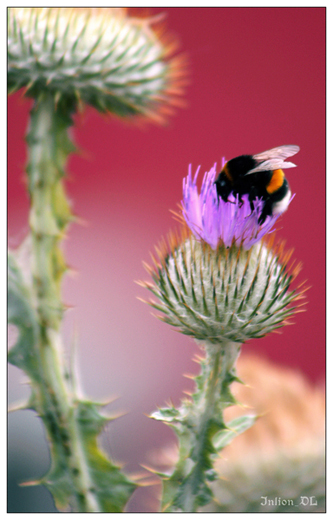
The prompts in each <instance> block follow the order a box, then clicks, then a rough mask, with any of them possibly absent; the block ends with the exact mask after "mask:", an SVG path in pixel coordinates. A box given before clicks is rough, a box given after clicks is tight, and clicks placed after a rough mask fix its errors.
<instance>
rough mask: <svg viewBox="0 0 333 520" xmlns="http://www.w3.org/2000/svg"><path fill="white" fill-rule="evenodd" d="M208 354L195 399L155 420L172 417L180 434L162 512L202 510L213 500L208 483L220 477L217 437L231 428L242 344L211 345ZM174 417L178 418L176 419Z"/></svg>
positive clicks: (164, 493)
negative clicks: (227, 417) (227, 412)
mask: <svg viewBox="0 0 333 520" xmlns="http://www.w3.org/2000/svg"><path fill="white" fill-rule="evenodd" d="M205 350H206V357H205V358H204V359H203V360H202V363H201V366H202V371H201V373H200V374H199V376H197V377H196V382H197V389H196V391H195V393H194V394H193V396H192V400H191V401H185V402H184V403H183V406H182V407H181V408H180V409H179V410H178V411H176V410H175V409H173V410H172V409H164V410H161V411H160V416H158V415H156V414H154V417H155V418H158V419H162V420H166V417H167V416H168V415H169V417H170V419H168V420H167V421H168V423H169V424H171V426H173V427H174V429H175V431H176V433H177V435H178V437H179V460H178V463H177V465H176V468H175V470H174V472H173V474H172V475H171V476H166V475H162V478H163V480H164V482H163V496H162V510H163V511H165V512H177V511H183V512H196V511H197V510H198V508H199V507H200V506H203V505H204V504H207V503H208V502H209V501H210V500H211V490H210V488H209V487H208V485H207V483H208V482H209V481H210V480H214V478H215V477H214V471H213V461H214V458H215V456H216V454H217V451H216V449H215V447H214V442H213V439H214V436H215V434H216V433H218V432H220V433H221V432H222V431H224V430H228V427H227V426H226V425H225V424H224V421H223V411H224V409H225V408H226V407H228V406H230V405H231V404H233V403H234V399H233V397H232V395H231V393H230V384H231V383H232V382H233V381H235V380H236V379H237V378H236V376H235V368H234V367H235V362H236V359H237V357H238V354H239V350H240V344H239V343H234V342H225V343H224V344H223V345H213V344H205ZM171 417H172V418H171Z"/></svg>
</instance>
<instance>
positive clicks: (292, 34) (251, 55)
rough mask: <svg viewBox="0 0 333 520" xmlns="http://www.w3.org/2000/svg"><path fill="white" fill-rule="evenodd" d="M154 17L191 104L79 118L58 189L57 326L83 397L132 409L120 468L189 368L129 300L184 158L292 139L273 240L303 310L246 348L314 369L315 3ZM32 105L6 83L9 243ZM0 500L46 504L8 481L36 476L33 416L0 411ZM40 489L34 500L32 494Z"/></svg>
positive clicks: (162, 439) (321, 210) (173, 343)
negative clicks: (295, 278) (61, 218)
mask: <svg viewBox="0 0 333 520" xmlns="http://www.w3.org/2000/svg"><path fill="white" fill-rule="evenodd" d="M150 12H151V13H153V14H155V13H159V12H165V13H166V15H167V18H166V23H167V27H168V32H169V33H173V34H174V35H175V37H176V38H177V39H178V41H179V49H180V51H181V52H185V53H186V54H187V56H188V59H189V63H190V84H189V86H188V88H187V89H186V94H185V99H186V101H187V108H185V109H179V110H178V111H177V113H176V114H175V116H173V117H172V118H171V119H170V120H169V122H168V125H167V126H166V127H156V126H154V125H148V126H147V127H146V128H145V129H138V128H136V127H133V126H129V125H128V124H123V123H122V122H120V121H119V120H116V119H114V118H112V117H105V116H102V115H100V114H98V113H97V112H95V111H94V110H92V109H86V110H85V112H84V114H83V115H80V116H78V117H76V118H75V123H76V125H75V128H74V130H73V136H74V139H75V142H76V144H77V146H78V147H79V148H80V150H81V153H80V154H77V155H73V156H72V157H71V158H70V161H69V166H68V171H69V176H68V183H67V188H68V193H69V195H70V198H71V200H72V205H73V209H74V212H75V213H76V214H77V215H78V216H79V217H80V218H81V219H82V223H81V224H74V225H72V226H71V228H70V230H69V233H68V240H66V242H65V251H66V255H67V260H68V263H69V264H70V265H71V266H72V267H73V269H74V270H75V273H76V274H75V275H74V276H67V277H66V280H65V282H64V300H65V302H66V303H67V304H68V305H71V306H73V309H72V310H71V311H69V312H68V315H67V317H66V322H65V326H64V337H65V342H66V345H67V347H69V345H70V344H71V342H72V340H73V329H77V331H78V348H77V352H78V364H79V370H80V374H81V381H82V387H83V389H84V391H85V392H86V393H87V394H88V395H89V396H91V397H93V398H96V399H104V398H108V397H110V396H119V397H120V398H119V400H117V401H116V402H115V403H114V404H113V405H111V406H109V407H108V411H110V412H114V413H116V412H118V411H119V410H125V411H127V412H128V414H127V415H126V416H124V417H122V418H120V419H118V420H117V421H114V422H112V423H111V424H110V426H109V427H108V429H107V432H106V433H105V434H104V436H103V439H102V444H103V446H104V448H105V449H106V450H107V451H108V453H109V454H110V455H111V456H112V457H113V458H114V459H116V460H118V461H121V462H123V463H125V469H127V470H129V471H137V470H138V469H139V464H141V463H142V464H145V463H146V464H147V463H148V464H149V452H150V451H151V450H153V449H157V448H160V447H163V446H164V445H165V444H167V443H169V442H172V441H173V439H174V437H173V433H172V432H171V430H170V431H169V429H168V427H167V426H164V425H162V424H159V423H157V422H155V421H153V420H151V419H148V418H147V417H146V416H145V414H149V413H151V412H152V411H154V409H155V408H156V406H163V405H164V403H165V401H166V400H168V399H169V398H171V399H172V400H173V401H174V402H175V403H176V404H177V403H179V400H180V398H181V397H182V395H183V394H182V391H183V390H189V389H191V382H190V381H189V380H187V379H185V378H184V377H183V375H182V374H183V373H184V372H187V373H194V372H196V371H197V365H196V364H195V363H193V361H192V357H193V355H194V354H195V352H197V348H196V346H195V344H194V342H193V340H191V339H189V338H187V337H183V336H182V335H180V334H178V333H176V332H174V331H173V330H172V329H171V328H170V327H169V326H168V325H166V324H164V323H162V322H160V321H159V320H157V319H156V318H154V317H153V316H152V315H151V309H150V308H149V307H148V306H146V305H144V304H143V303H142V302H140V301H139V300H138V299H137V296H140V297H143V298H144V297H147V296H149V295H148V294H146V292H145V291H144V289H142V288H140V287H139V286H138V285H136V284H135V283H134V281H135V280H139V279H143V278H145V279H146V278H147V275H146V272H145V271H144V268H143V266H142V261H143V260H145V261H149V258H150V257H149V251H153V249H154V245H155V244H156V243H157V242H158V241H159V239H160V237H161V236H162V235H165V234H166V233H167V232H168V231H169V229H170V228H172V227H174V226H176V225H177V224H176V222H175V221H174V220H173V217H172V214H171V213H170V211H169V210H170V209H174V210H175V209H177V204H178V202H179V201H180V200H181V197H182V192H181V189H182V179H183V177H184V176H185V175H186V174H187V169H188V165H189V164H190V163H191V164H192V165H193V167H194V168H196V167H197V166H198V165H201V168H202V173H203V172H204V171H206V170H207V169H209V168H210V167H211V166H212V165H213V164H214V163H215V162H216V163H217V164H218V167H219V165H220V164H221V160H222V157H223V156H225V157H226V159H230V158H232V157H234V156H237V155H240V154H242V153H258V152H261V151H264V150H267V149H269V148H273V147H275V146H279V145H283V144H298V145H299V146H300V148H301V151H300V153H299V154H298V155H296V156H295V157H294V158H293V160H294V162H295V163H296V164H297V168H295V169H293V170H290V171H288V172H287V173H288V180H289V182H290V185H291V188H292V191H293V192H294V193H296V197H295V199H294V200H293V202H292V203H291V206H290V208H289V210H288V212H287V213H286V214H285V215H284V216H283V218H282V219H281V221H280V222H279V225H278V228H279V230H278V236H279V237H281V238H284V239H286V242H287V247H293V248H294V249H295V252H294V257H295V258H296V259H297V260H298V261H301V262H302V263H303V270H302V272H301V274H300V275H299V281H302V280H303V279H305V280H307V281H308V285H310V286H311V289H310V290H309V291H308V293H307V300H308V305H307V311H306V312H305V313H301V314H297V315H296V317H295V318H294V320H293V321H294V322H295V324H294V325H292V326H290V327H286V328H284V329H283V333H282V334H281V335H279V334H272V335H270V336H267V337H266V338H263V339H260V340H252V341H250V342H249V343H248V344H246V345H245V346H244V347H243V351H244V352H255V353H257V354H260V355H262V356H265V357H267V358H270V359H272V360H275V361H276V362H278V363H280V364H284V365H288V366H291V367H294V368H295V369H297V370H299V371H302V372H303V373H305V374H306V375H307V376H308V378H309V379H310V380H311V381H312V382H314V383H317V382H322V381H323V379H324V375H325V231H326V230H325V137H326V136H325V59H326V56H325V8H165V9H159V8H153V9H150ZM30 107H31V101H30V100H27V99H25V98H23V97H22V92H18V93H17V94H15V95H12V96H11V97H10V98H9V102H8V226H9V245H10V246H11V247H15V246H17V245H18V244H19V243H20V242H21V240H22V239H23V237H24V236H25V234H26V232H27V229H28V228H27V215H28V199H27V195H26V192H25V185H24V166H25V162H26V151H25V142H24V136H25V133H26V128H27V122H28V113H29V110H30ZM22 381H25V378H24V376H23V375H22V374H21V373H20V372H19V371H18V370H17V369H15V368H13V367H10V368H9V398H10V401H15V400H16V399H19V398H20V397H22V396H24V395H27V393H28V388H27V387H26V386H24V385H21V382H22ZM9 463H10V468H13V469H12V471H11V473H10V484H11V485H10V489H9V491H10V492H9V503H8V507H9V510H10V511H12V512H20V511H25V512H29V511H36V512H37V511H52V510H54V509H52V507H53V506H52V501H51V500H50V499H49V496H48V494H47V493H46V492H44V490H41V489H40V488H23V489H19V488H17V485H16V483H17V481H22V480H24V479H32V478H36V477H38V476H41V475H42V474H43V472H44V471H45V470H46V469H47V466H48V455H47V448H46V443H45V441H44V438H43V433H42V428H41V426H40V424H39V421H38V420H37V419H36V418H35V417H34V416H33V414H32V413H31V412H26V411H25V412H16V413H15V414H12V415H11V416H10V419H9ZM156 491H157V487H156V486H155V487H153V488H148V490H139V491H138V492H136V494H135V497H133V499H132V501H131V504H130V510H132V511H151V510H153V509H154V508H155V507H156ZM36 497H37V498H36Z"/></svg>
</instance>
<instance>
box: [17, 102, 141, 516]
mask: <svg viewBox="0 0 333 520" xmlns="http://www.w3.org/2000/svg"><path fill="white" fill-rule="evenodd" d="M62 109H63V106H62V105H56V104H55V101H54V99H53V96H52V95H46V94H42V95H40V97H39V99H38V101H37V102H36V103H35V106H34V108H33V110H32V114H31V124H30V129H29V133H28V136H27V142H28V148H29V153H28V158H29V159H28V166H27V173H28V189H29V194H30V198H31V210H30V218H29V222H30V235H28V237H27V239H26V240H25V241H24V242H23V243H22V245H21V246H20V248H18V249H17V250H15V251H12V252H10V254H9V261H8V268H9V274H8V318H9V322H10V323H12V324H14V325H15V326H16V327H17V329H18V340H17V342H16V344H15V345H14V346H13V347H12V349H11V350H10V352H9V361H10V362H11V363H12V364H13V365H15V366H17V367H18V368H20V369H22V370H23V371H24V372H25V373H26V374H27V375H28V377H29V382H30V386H31V396H30V398H29V400H28V403H27V404H26V408H27V409H32V410H34V411H35V412H36V413H37V414H38V415H39V416H40V418H41V420H42V421H43V423H44V426H45V429H46V435H47V439H48V441H49V445H50V452H51V468H50V470H49V472H48V473H47V474H46V475H45V476H44V477H43V478H42V479H40V481H39V482H38V483H39V484H44V485H45V486H46V487H47V488H48V489H49V490H50V491H51V493H52V495H53V497H54V500H55V503H56V506H57V507H58V508H59V509H60V510H61V509H68V508H70V509H71V510H73V511H77V512H121V511H122V510H123V508H124V507H125V505H126V503H127V501H128V499H129V497H130V495H131V493H132V492H133V491H134V489H135V487H136V486H135V484H134V483H133V482H131V481H130V479H128V478H127V477H126V476H125V475H124V474H123V473H122V472H121V470H120V468H119V467H117V466H115V465H114V464H112V463H111V462H110V461H109V460H108V459H107V457H106V456H105V455H104V454H103V453H102V451H100V449H99V448H98V440H97V437H98V434H99V433H100V432H101V430H102V429H103V428H104V426H105V425H106V424H107V422H108V421H109V419H108V418H107V417H105V416H104V415H103V414H102V413H101V411H100V409H101V405H100V404H99V403H95V402H93V401H88V400H84V399H81V398H79V397H78V396H77V395H76V391H75V385H74V382H73V380H72V377H71V371H70V370H69V369H68V367H67V366H66V363H65V362H64V352H63V346H62V340H61V336H60V325H61V321H62V317H63V313H64V305H63V303H62V301H61V294H60V284H61V279H62V276H63V274H64V272H65V271H66V268H67V267H66V264H65V261H64V258H63V254H62V251H61V249H60V242H61V239H62V238H63V237H64V234H65V232H66V229H67V226H68V223H69V222H70V220H71V219H72V213H71V210H70V206H69V204H68V202H67V199H66V195H65V190H64V185H63V176H64V166H65V162H66V159H67V156H68V153H69V152H70V151H71V150H73V145H72V144H71V141H70V140H69V137H68V127H69V126H70V124H71V120H70V118H69V117H68V115H67V112H65V113H64V112H62Z"/></svg>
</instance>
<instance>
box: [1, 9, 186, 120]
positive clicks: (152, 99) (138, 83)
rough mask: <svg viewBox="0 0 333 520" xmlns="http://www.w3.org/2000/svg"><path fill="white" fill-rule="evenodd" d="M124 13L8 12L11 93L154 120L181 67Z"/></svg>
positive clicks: (145, 23) (148, 21)
mask: <svg viewBox="0 0 333 520" xmlns="http://www.w3.org/2000/svg"><path fill="white" fill-rule="evenodd" d="M153 23H154V19H153V18H134V17H130V16H128V15H127V13H126V10H125V9H122V8H67V7H66V8H64V7H61V8H45V7H44V8H10V9H9V21H8V83H9V91H15V90H17V89H19V88H21V87H25V88H26V89H27V94H28V95H31V96H33V97H38V94H39V93H40V91H43V90H45V89H47V90H48V91H49V92H53V93H54V95H55V97H56V99H59V100H66V101H67V102H74V103H75V104H76V103H78V102H80V101H83V102H85V103H88V104H90V105H92V106H94V107H95V108H97V109H98V110H100V111H103V112H104V111H107V112H113V113H114V114H117V115H119V116H132V115H136V114H141V115H144V116H148V117H152V118H155V119H158V118H161V116H162V115H163V113H165V112H167V111H168V110H169V111H170V106H171V105H173V104H176V103H177V96H179V94H181V90H182V89H181V85H180V76H181V75H182V72H181V62H180V60H179V58H171V57H170V55H171V54H172V52H173V50H174V49H173V48H172V45H170V44H169V45H165V44H164V43H162V41H161V38H159V36H158V34H157V33H156V32H155V31H154V30H153V29H152V25H153Z"/></svg>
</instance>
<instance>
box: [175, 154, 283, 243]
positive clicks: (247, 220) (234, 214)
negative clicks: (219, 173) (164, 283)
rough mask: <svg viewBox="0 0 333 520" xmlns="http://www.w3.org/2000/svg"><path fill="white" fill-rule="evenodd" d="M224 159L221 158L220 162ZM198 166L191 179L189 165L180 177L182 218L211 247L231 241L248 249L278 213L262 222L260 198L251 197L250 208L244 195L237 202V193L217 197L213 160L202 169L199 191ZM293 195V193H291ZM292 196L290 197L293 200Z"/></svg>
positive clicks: (266, 230)
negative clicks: (206, 167) (209, 165)
mask: <svg viewBox="0 0 333 520" xmlns="http://www.w3.org/2000/svg"><path fill="white" fill-rule="evenodd" d="M223 164H225V159H224V158H223V159H222V165H223ZM199 170H200V167H199V168H197V171H196V172H195V175H194V178H193V180H192V168H191V165H190V166H189V173H188V176H187V177H186V178H184V180H183V201H182V210H183V216H184V219H185V221H186V223H187V225H188V226H189V228H190V229H191V231H192V233H193V234H194V236H195V237H196V239H197V240H200V239H202V240H204V241H205V242H207V243H208V244H209V245H210V246H211V248H212V249H216V248H217V246H218V245H219V244H220V243H223V244H224V245H225V246H226V247H230V246H231V245H232V244H233V243H236V245H237V246H240V245H242V246H243V247H244V248H245V249H249V248H250V247H252V246H253V245H254V244H255V243H256V242H258V241H259V240H261V239H262V237H263V236H264V235H266V234H267V233H269V232H271V229H272V227H273V226H274V224H275V222H276V221H277V219H278V217H279V216H280V214H276V215H273V216H268V217H266V220H265V222H264V223H263V224H261V225H260V224H259V223H258V219H259V216H260V214H261V211H262V209H263V206H264V202H263V200H261V199H260V200H259V199H256V200H254V201H253V205H254V211H251V207H250V202H249V199H248V197H247V195H243V196H242V199H243V200H244V203H243V205H242V206H240V205H239V202H238V196H237V197H236V198H235V197H234V196H233V195H230V196H229V200H230V201H231V202H224V201H223V200H222V198H221V197H218V195H217V192H216V187H215V185H214V181H215V179H216V164H214V166H213V167H212V168H211V169H210V170H209V171H208V172H205V174H204V177H203V180H202V184H201V189H200V193H199V192H198V187H197V179H198V175H199ZM292 198H293V197H292ZM292 198H291V199H290V200H292Z"/></svg>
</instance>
